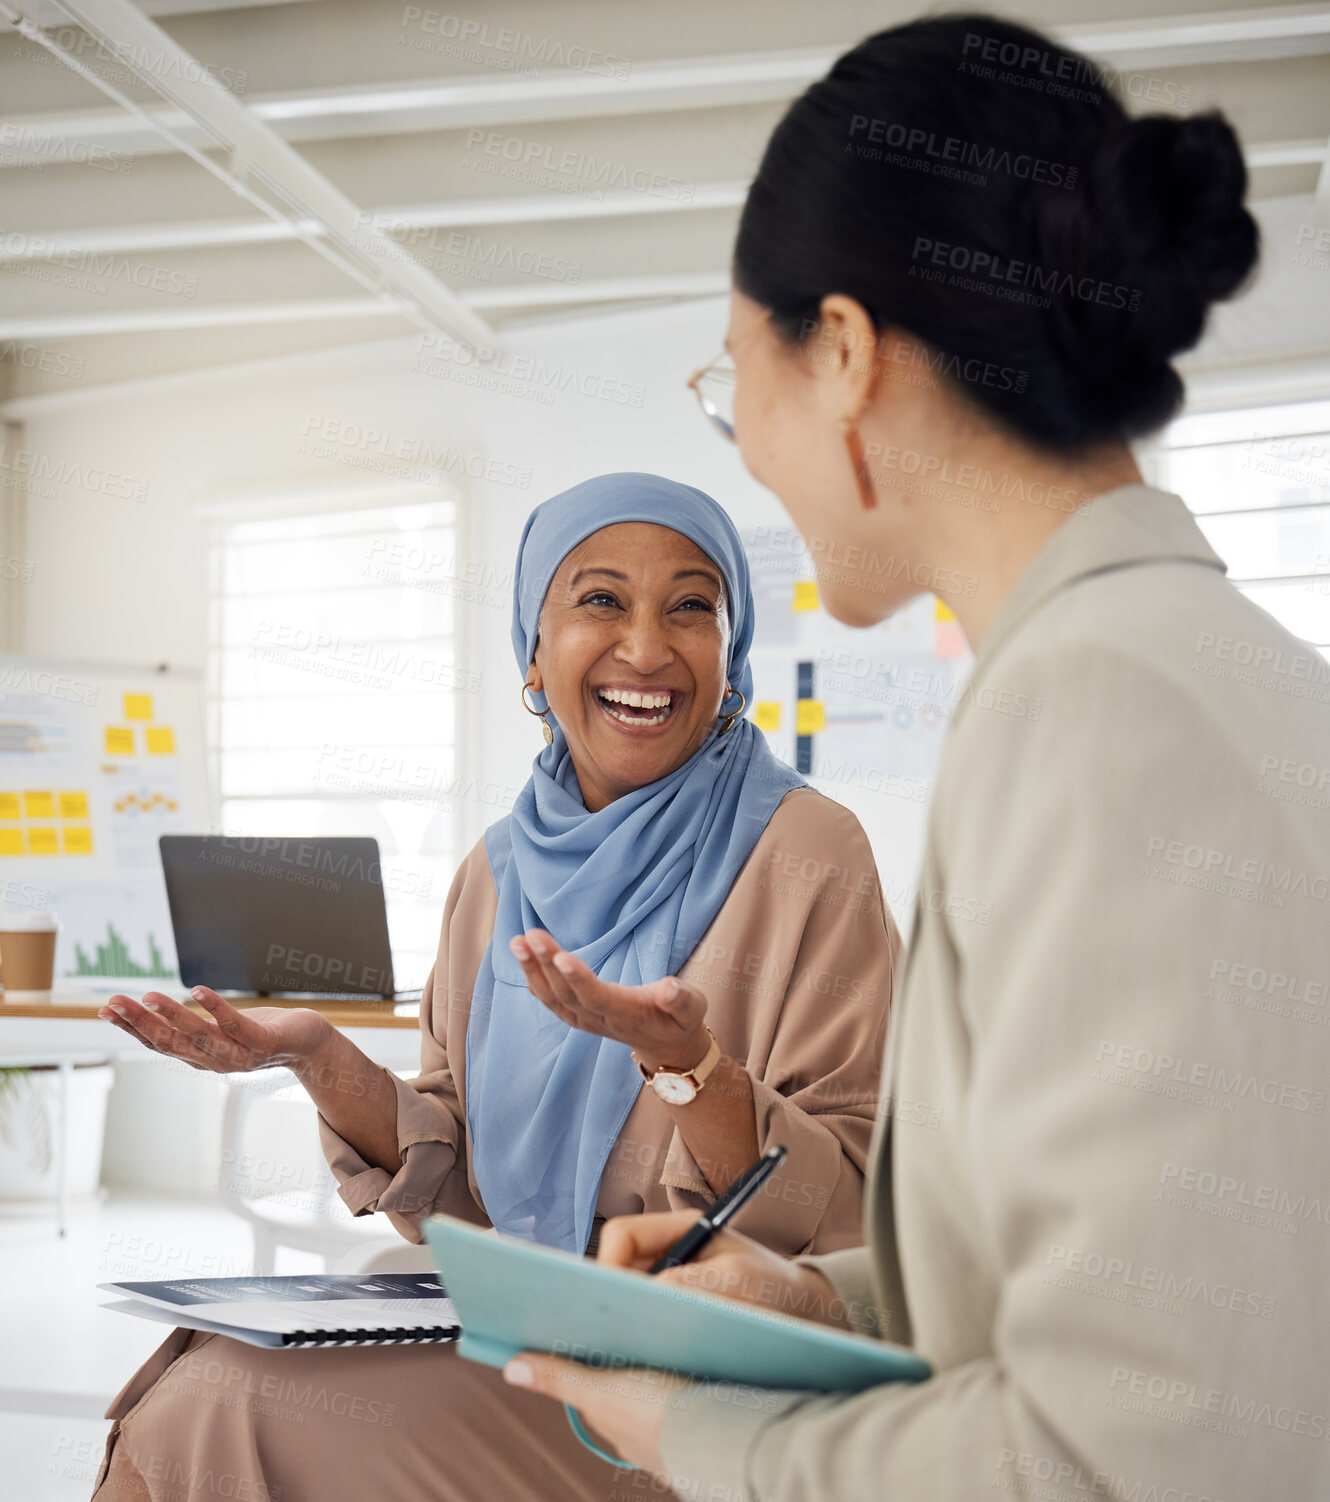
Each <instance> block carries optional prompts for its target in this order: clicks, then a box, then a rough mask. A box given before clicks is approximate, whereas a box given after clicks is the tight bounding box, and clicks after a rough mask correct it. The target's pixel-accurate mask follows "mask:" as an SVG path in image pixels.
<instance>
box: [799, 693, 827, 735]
mask: <svg viewBox="0 0 1330 1502" xmlns="http://www.w3.org/2000/svg"><path fill="white" fill-rule="evenodd" d="M826 728H827V706H826V705H825V704H824V703H823V702H822V700H821V699H800V700H799V703H798V713H797V714H796V716H795V722H794V730H795V734H796V735H816V734H817V732H818V731H819V730H825V729H826Z"/></svg>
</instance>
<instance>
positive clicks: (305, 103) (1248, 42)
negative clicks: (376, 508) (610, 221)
mask: <svg viewBox="0 0 1330 1502" xmlns="http://www.w3.org/2000/svg"><path fill="white" fill-rule="evenodd" d="M55 3H59V4H60V5H62V6H63V5H65V0H55ZM88 3H90V0H88ZM1051 34H1052V35H1053V36H1055V37H1056V38H1057V40H1059V41H1060V42H1062V43H1064V44H1066V45H1068V46H1070V47H1073V48H1075V49H1076V50H1078V51H1081V52H1085V53H1087V54H1089V55H1090V56H1091V57H1093V58H1095V59H1096V60H1097V61H1099V62H1101V63H1103V64H1104V65H1105V66H1106V67H1107V68H1109V69H1110V70H1113V69H1118V70H1123V71H1130V70H1139V69H1141V68H1147V67H1149V68H1179V67H1188V66H1194V65H1197V64H1203V63H1213V62H1234V61H1241V62H1254V61H1258V60H1271V59H1277V58H1284V57H1299V56H1306V55H1309V54H1319V53H1325V52H1328V51H1330V4H1326V3H1324V0H1319V3H1312V4H1304V5H1286V6H1270V7H1267V8H1264V9H1259V10H1246V11H1230V12H1225V11H1220V12H1216V13H1214V14H1210V15H1197V16H1167V17H1160V18H1158V19H1147V20H1132V21H1115V22H1108V23H1103V24H1091V25H1081V26H1068V27H1062V28H1056V29H1053V30H1052V31H1051ZM842 50H843V49H842V48H840V47H817V48H803V49H798V50H791V51H782V52H761V53H737V54H726V55H722V56H711V57H691V58H673V59H665V60H661V61H656V62H640V63H635V64H634V65H633V66H632V68H631V69H630V71H629V72H628V73H627V74H626V75H625V76H623V77H602V76H600V75H596V74H590V73H586V72H583V71H579V70H576V69H571V68H562V69H549V70H548V71H545V72H542V73H541V74H540V75H539V76H538V77H517V76H510V75H504V76H503V77H494V76H486V75H480V74H476V75H464V76H462V77H452V78H440V79H425V80H416V81H399V82H387V83H382V84H350V85H346V86H344V87H331V88H322V89H300V90H288V91H285V92H282V93H273V94H266V95H249V96H247V98H246V103H247V107H248V108H249V109H250V111H251V112H252V113H253V114H254V116H255V117H256V118H257V119H259V120H262V121H263V122H264V123H266V124H268V125H270V126H271V127H272V128H273V130H274V131H275V132H276V133H277V134H279V135H280V136H281V137H282V138H283V139H285V140H293V141H294V140H318V139H328V138H335V137H338V136H347V135H362V136H371V135H382V134H385V133H393V132H398V133H400V132H404V131H423V130H462V129H482V128H489V127H495V126H501V125H519V124H523V123H528V122H532V121H548V120H571V119H588V118H594V117H598V116H605V115H628V114H642V113H648V112H653V111H661V110H688V109H703V108H707V107H712V106H717V105H738V104H750V103H760V102H772V101H781V100H785V99H789V98H792V97H793V96H794V95H795V94H797V93H799V92H800V91H801V90H803V89H804V88H806V87H807V86H808V85H809V84H810V83H812V82H813V81H814V80H815V79H817V78H820V77H821V76H822V75H823V74H824V73H826V71H827V69H828V68H829V67H830V66H831V64H832V63H833V62H834V61H835V59H836V57H837V56H838V55H839V54H840V52H841V51H842ZM1128 93H1130V91H1128ZM146 115H147V119H146V121H134V120H126V119H125V117H124V116H123V115H122V114H120V113H119V112H117V111H101V110H77V111H62V112H59V113H54V114H36V113H34V114H26V115H19V116H11V117H8V118H6V119H3V120H0V141H3V142H4V143H5V145H6V148H7V155H8V156H9V157H10V158H11V159H12V158H13V157H14V156H15V155H18V156H20V157H21V155H22V153H21V151H19V152H16V151H15V145H16V143H21V142H23V141H27V142H30V143H32V150H33V160H37V161H40V160H42V159H43V158H42V153H43V152H45V153H46V155H47V156H48V157H49V156H50V155H51V154H52V153H53V152H54V151H56V150H57V148H58V147H59V146H60V144H61V143H65V144H69V143H71V142H80V143H83V144H84V145H95V146H101V147H103V148H104V149H107V150H117V151H124V152H127V153H130V154H131V155H136V156H138V155H147V154H150V153H152V152H161V151H163V150H169V149H170V148H169V147H168V146H164V145H163V142H162V138H161V136H160V134H159V133H158V131H157V130H156V129H154V128H152V127H153V126H160V127H161V128H163V129H165V130H168V131H170V132H171V133H172V134H173V135H175V136H178V137H179V138H180V139H182V140H185V141H189V142H190V143H191V144H194V145H196V146H197V145H202V144H206V142H205V141H204V140H203V138H202V136H201V134H200V132H199V130H198V127H197V123H196V122H194V121H192V120H191V119H190V118H189V117H188V116H187V115H184V114H181V113H180V112H179V111H172V110H171V109H170V108H169V107H154V108H153V109H151V110H149V111H147V112H146ZM149 122H150V123H149Z"/></svg>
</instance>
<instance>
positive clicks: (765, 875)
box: [319, 788, 900, 1254]
mask: <svg viewBox="0 0 1330 1502" xmlns="http://www.w3.org/2000/svg"><path fill="white" fill-rule="evenodd" d="M496 905H497V899H496V894H495V889H494V878H493V876H492V875H491V873H490V868H489V861H488V860H487V858H486V855H485V850H484V845H483V842H482V843H481V844H477V845H476V847H475V848H474V849H473V850H472V851H471V853H470V854H469V855H468V856H467V858H466V859H465V861H463V863H462V866H461V868H460V869H459V871H458V873H457V876H456V879H455V880H454V882H453V885H452V889H451V891H450V892H449V894H448V900H447V904H446V906H445V908H444V914H443V924H442V928H441V931H440V934H439V952H438V956H437V958H436V960H435V963H434V966H433V968H432V969H431V971H430V974H429V978H428V980H427V981H426V983H425V988H424V995H423V998H422V1001H421V1007H420V1019H421V1062H420V1073H419V1075H417V1076H416V1077H415V1078H414V1079H411V1080H401V1079H398V1078H397V1076H395V1075H391V1076H390V1078H391V1079H392V1081H393V1085H394V1088H395V1089H396V1092H397V1139H398V1145H399V1150H400V1152H401V1154H402V1160H403V1161H402V1167H401V1169H400V1170H399V1171H398V1173H397V1174H396V1175H390V1174H388V1173H387V1172H386V1170H384V1169H382V1168H377V1167H374V1166H372V1165H371V1164H369V1163H367V1162H366V1161H365V1160H364V1159H363V1158H362V1157H361V1156H360V1154H359V1153H357V1152H356V1150H355V1149H354V1148H353V1147H352V1146H351V1145H350V1144H349V1143H348V1142H346V1141H345V1140H344V1139H343V1138H342V1137H340V1136H338V1134H337V1133H336V1132H334V1131H333V1129H332V1128H331V1127H330V1126H329V1125H328V1123H327V1121H326V1120H325V1119H324V1117H323V1116H322V1114H320V1115H319V1132H320V1136H321V1139H322V1143H323V1149H324V1153H325V1155H326V1156H327V1159H328V1162H329V1165H330V1166H331V1168H332V1171H333V1174H334V1175H335V1177H336V1178H337V1181H338V1186H339V1192H340V1194H341V1196H342V1199H343V1200H344V1201H345V1203H346V1204H347V1206H348V1207H349V1208H350V1210H351V1212H352V1213H353V1214H355V1215H366V1214H369V1213H370V1212H371V1211H373V1210H383V1211H384V1212H385V1213H386V1214H387V1216H388V1218H389V1220H390V1221H391V1222H392V1223H393V1225H394V1226H396V1227H397V1229H398V1230H399V1231H400V1232H401V1233H402V1235H403V1236H405V1237H406V1238H407V1240H408V1241H414V1242H420V1241H422V1240H423V1236H422V1233H421V1230H420V1223H421V1221H422V1220H423V1219H424V1218H425V1216H427V1215H430V1214H433V1213H435V1212H436V1211H438V1212H443V1213H446V1214H450V1215H460V1216H462V1217H464V1218H466V1219H469V1220H472V1221H475V1222H478V1223H481V1224H486V1223H487V1219H486V1216H485V1210H484V1204H483V1200H482V1196H481V1193H480V1189H479V1187H478V1185H477V1184H476V1179H475V1173H474V1169H473V1165H472V1155H471V1139H470V1134H469V1133H468V1131H467V1125H466V1105H465V1102H466V1027H467V1019H468V1017H469V1015H470V1008H471V993H472V991H473V989H474V987H475V981H476V972H477V971H478V969H479V968H480V960H481V956H482V955H483V954H484V951H485V948H486V945H487V944H488V943H489V939H490V935H491V933H492V932H493V929H494V913H495V908H496ZM556 937H557V935H556ZM899 948H900V938H899V935H898V933H897V931H896V926H895V924H894V923H893V921H892V918H891V915H890V913H889V912H888V910H887V908H886V906H885V905H884V903H883V899H882V892H881V886H880V883H879V881H878V875H877V867H876V865H875V863H874V860H873V854H872V850H871V848H870V846H869V843H868V837H867V835H866V834H865V833H864V831H863V828H862V826H861V825H860V823H859V821H858V820H857V819H856V818H855V816H854V815H853V814H852V813H851V812H850V811H849V809H847V808H844V807H842V806H841V805H840V804H839V803H833V802H832V801H831V800H830V799H829V798H824V797H823V796H822V794H820V793H817V792H815V791H813V789H811V788H799V789H796V790H795V791H794V792H791V793H788V794H786V796H785V797H784V798H783V799H782V800H781V803H780V805H779V807H778V808H777V809H776V812H775V813H774V814H773V815H772V817H771V820H770V822H769V823H768V825H767V827H766V829H765V830H764V831H763V833H762V836H761V838H760V839H759V840H758V842H757V845H756V846H755V847H754V849H753V853H752V854H751V855H750V856H749V858H748V860H747V862H746V863H745V864H744V866H743V868H742V869H741V870H740V872H739V875H738V876H737V877H736V879H735V883H734V886H733V888H732V889H731V891H730V894H729V896H728V897H727V898H726V900H725V903H724V905H723V906H722V907H721V909H720V911H719V912H718V913H717V915H716V917H715V919H714V920H713V922H712V924H711V927H710V928H709V929H708V930H707V932H706V934H705V935H704V937H703V938H702V941H701V942H700V943H699V945H698V947H697V949H696V950H695V951H694V952H693V954H692V956H691V957H690V958H689V960H688V961H687V963H686V964H685V965H684V966H683V968H682V969H681V970H680V972H679V974H680V975H681V977H682V978H683V979H684V980H687V981H690V982H692V983H693V984H694V985H696V986H698V987H700V988H701V989H702V990H703V991H704V992H705V993H706V996H707V1000H708V1004H709V1010H708V1012H707V1024H708V1026H709V1027H710V1028H711V1030H712V1031H713V1032H714V1033H715V1035H716V1038H717V1040H718V1041H719V1043H720V1045H721V1047H722V1048H723V1049H724V1050H725V1052H726V1053H727V1054H729V1055H730V1057H731V1058H733V1059H735V1060H737V1061H738V1062H739V1063H740V1064H742V1065H744V1066H745V1067H746V1069H747V1071H748V1073H749V1075H750V1077H751V1079H752V1085H753V1098H754V1102H755V1104H756V1110H757V1137H758V1142H759V1145H760V1146H761V1148H762V1150H764V1151H765V1149H766V1148H767V1147H769V1146H771V1145H772V1144H774V1143H777V1142H779V1143H783V1144H784V1145H785V1146H786V1148H788V1150H789V1156H788V1158H787V1160H786V1162H785V1164H784V1165H783V1167H782V1168H781V1170H780V1172H779V1173H778V1174H775V1175H773V1176H772V1178H771V1179H770V1180H769V1181H768V1183H767V1185H766V1186H765V1188H764V1190H763V1192H762V1193H761V1194H760V1195H759V1196H758V1197H757V1198H756V1199H755V1200H753V1201H752V1202H751V1203H750V1204H749V1205H747V1206H746V1207H745V1208H744V1210H743V1211H742V1212H741V1213H742V1217H743V1218H742V1225H743V1228H744V1229H745V1230H746V1231H747V1232H748V1234H749V1235H752V1236H755V1237H757V1238H758V1239H759V1240H761V1241H763V1242H765V1243H766V1244H767V1245H769V1246H771V1247H774V1248H776V1249H777V1250H779V1251H781V1252H784V1253H787V1254H793V1253H796V1252H802V1251H809V1250H811V1251H833V1250H836V1249H838V1248H841V1247H847V1246H858V1245H860V1244H861V1242H862V1240H863V1233H862V1209H863V1188H864V1168H865V1165H866V1163H867V1155H868V1141H869V1137H870V1136H871V1134H872V1128H873V1120H874V1117H875V1115H876V1112H877V1107H878V1102H879V1095H880V1090H879V1078H880V1065H881V1059H882V1049H883V1043H884V1040H885V1037H886V1021H887V1011H888V1005H889V1002H890V999H891V986H892V972H893V968H894V965H895V961H896V956H897V954H898V951H899ZM707 1166H708V1167H712V1168H719V1167H721V1166H722V1165H720V1164H716V1165H707ZM728 1167H729V1168H730V1169H731V1171H732V1172H733V1173H737V1172H739V1171H740V1170H741V1169H743V1168H745V1167H747V1164H746V1163H739V1162H737V1161H736V1162H734V1163H731V1164H729V1165H728ZM714 1198H715V1196H714V1194H713V1193H712V1192H711V1190H710V1189H709V1188H708V1186H707V1182H706V1179H705V1178H704V1177H703V1174H702V1172H701V1169H700V1167H699V1165H698V1164H697V1163H696V1162H695V1161H694V1159H693V1156H692V1154H691V1153H690V1152H689V1151H688V1149H687V1147H686V1146H685V1145H684V1142H683V1138H682V1136H681V1135H680V1134H679V1133H678V1131H677V1130H676V1129H675V1126H674V1120H673V1115H672V1113H671V1112H670V1110H669V1108H668V1107H667V1106H665V1105H664V1104H663V1103H662V1102H661V1101H660V1099H659V1098H658V1097H657V1096H656V1095H655V1093H654V1092H653V1091H651V1090H649V1089H646V1088H644V1089H643V1090H642V1092H641V1094H640V1095H639V1097H638V1099H637V1103H636V1104H635V1105H634V1107H633V1109H632V1111H631V1112H630V1113H629V1116H628V1119H627V1121H626V1122H625V1123H624V1126H623V1130H622V1131H621V1132H620V1134H619V1137H618V1139H617V1140H616V1142H615V1145H614V1147H613V1149H612V1150H611V1153H610V1158H609V1161H608V1163H607V1165H606V1168H605V1172H604V1175H603V1176H602V1179H601V1190H600V1197H599V1200H598V1202H597V1206H596V1226H597V1230H596V1233H595V1234H597V1235H598V1228H599V1225H600V1224H601V1223H603V1221H604V1220H605V1219H606V1218H607V1217H609V1216H611V1215H632V1214H640V1213H641V1212H642V1211H643V1210H679V1209H688V1208H700V1207H701V1206H702V1205H705V1204H708V1203H710V1201H711V1200H712V1199H714Z"/></svg>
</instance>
